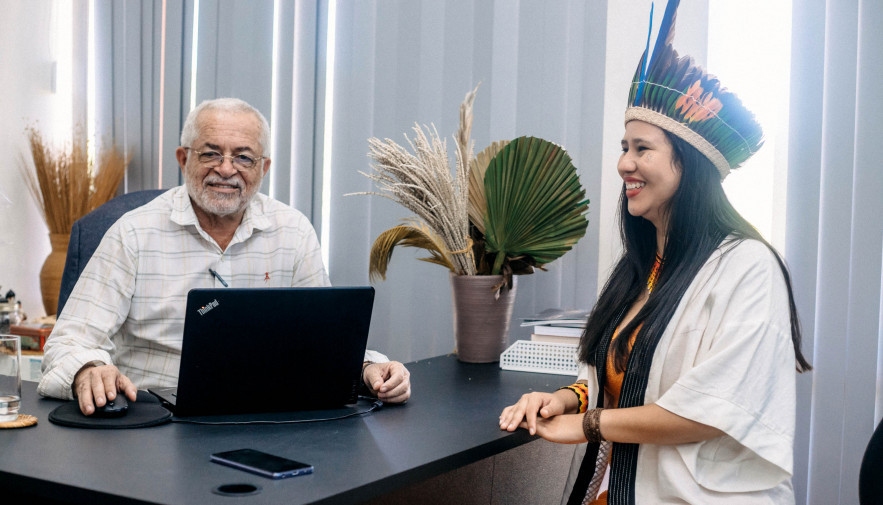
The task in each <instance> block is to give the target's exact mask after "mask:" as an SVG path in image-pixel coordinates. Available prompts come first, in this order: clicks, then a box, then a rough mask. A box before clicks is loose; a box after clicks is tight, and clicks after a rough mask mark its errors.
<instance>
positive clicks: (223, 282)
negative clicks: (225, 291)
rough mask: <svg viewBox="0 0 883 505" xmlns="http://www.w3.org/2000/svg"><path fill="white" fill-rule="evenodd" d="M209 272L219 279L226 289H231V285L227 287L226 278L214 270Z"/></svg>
mask: <svg viewBox="0 0 883 505" xmlns="http://www.w3.org/2000/svg"><path fill="white" fill-rule="evenodd" d="M208 271H209V273H210V274H212V275H213V276H214V277H215V279H218V281H220V282H221V284H223V285H224V287H225V288H229V287H230V286H229V285H227V282H226V281H225V280H224V278H223V277H221V276H220V275H219V274H218V272H215V271H214V270H213V269H211V268H209V269H208Z"/></svg>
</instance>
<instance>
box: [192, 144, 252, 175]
mask: <svg viewBox="0 0 883 505" xmlns="http://www.w3.org/2000/svg"><path fill="white" fill-rule="evenodd" d="M184 149H187V150H189V151H193V152H195V153H196V154H197V156H198V158H197V159H198V160H199V164H200V165H202V166H204V167H206V168H216V167H219V166H221V164H222V163H224V158H230V163H232V164H233V168H235V169H236V170H240V171H242V170H251V169H252V168H254V167H255V166H256V165H257V164H258V161H261V162H263V160H264V157H263V156H249V155H247V154H221V153H219V152H217V151H197V150H196V149H193V148H190V147H185V148H184Z"/></svg>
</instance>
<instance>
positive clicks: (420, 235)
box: [368, 222, 457, 282]
mask: <svg viewBox="0 0 883 505" xmlns="http://www.w3.org/2000/svg"><path fill="white" fill-rule="evenodd" d="M398 245H400V246H402V247H416V248H419V249H424V250H426V251H427V252H429V254H430V256H429V257H428V258H417V259H419V260H420V261H426V262H428V263H435V264H436V265H441V266H443V267H447V268H448V269H449V270H450V271H452V272H454V273H456V272H457V268H456V267H455V266H454V261H453V258H452V257H451V253H450V252H449V251H448V249H447V248H446V247H445V245H444V240H443V239H442V238H441V237H440V236H439V235H438V234H437V233H435V232H433V231H432V230H431V229H430V228H429V227H428V226H426V225H425V224H423V223H418V222H414V223H409V224H403V225H399V226H396V227H394V228H390V229H388V230H386V231H385V232H383V233H381V234H380V235H379V236H378V237H377V239H376V240H375V241H374V245H372V246H371V256H370V259H369V260H368V277H369V278H370V279H371V281H372V282H374V281H376V280H378V279H383V280H386V270H387V268H388V267H389V262H390V261H391V260H392V253H393V251H394V250H395V247H396V246H398Z"/></svg>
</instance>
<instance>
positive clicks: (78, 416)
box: [49, 391, 172, 430]
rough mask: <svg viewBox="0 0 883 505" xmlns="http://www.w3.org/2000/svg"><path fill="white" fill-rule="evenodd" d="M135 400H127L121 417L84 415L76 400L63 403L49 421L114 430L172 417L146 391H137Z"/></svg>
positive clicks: (160, 421)
mask: <svg viewBox="0 0 883 505" xmlns="http://www.w3.org/2000/svg"><path fill="white" fill-rule="evenodd" d="M137 399H138V400H137V401H134V402H129V410H128V411H127V412H126V414H125V415H123V416H122V417H95V416H84V415H83V413H82V412H80V404H79V403H77V401H76V400H74V401H70V402H67V403H64V404H62V405H59V406H58V407H56V408H55V410H53V411H52V412H50V413H49V421H50V422H52V423H55V424H59V425H61V426H69V427H72V428H89V429H93V430H114V429H125V428H146V427H148V426H156V425H158V424H164V423H167V422H169V421H170V420H171V419H172V413H171V412H169V411H168V410H166V409H165V407H163V406H162V405H160V403H159V400H157V399H156V397H155V396H153V395H152V394H150V393H148V392H147V391H138V396H137Z"/></svg>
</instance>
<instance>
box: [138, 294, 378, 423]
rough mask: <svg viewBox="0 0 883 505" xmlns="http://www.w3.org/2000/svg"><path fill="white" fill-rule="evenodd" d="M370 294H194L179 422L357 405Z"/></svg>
mask: <svg viewBox="0 0 883 505" xmlns="http://www.w3.org/2000/svg"><path fill="white" fill-rule="evenodd" d="M373 305H374V288H372V287H320V288H264V289H260V288H258V289H232V288H220V289H193V290H191V291H190V292H189V293H188V294H187V311H186V313H185V317H184V341H183V344H182V349H181V368H180V372H179V375H178V386H177V387H176V388H153V389H150V390H149V391H150V392H151V393H153V394H154V395H156V396H158V397H159V398H160V400H161V401H162V402H163V403H164V404H165V405H166V406H167V407H168V408H169V409H170V410H172V412H174V414H175V415H176V416H180V417H188V416H207V415H230V414H247V413H263V412H287V411H297V410H320V409H333V408H338V407H343V406H345V405H351V404H354V403H356V402H357V401H358V390H359V386H360V384H361V375H362V362H363V360H364V356H365V347H366V345H367V342H368V328H369V325H370V322H371V310H372V308H373Z"/></svg>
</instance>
